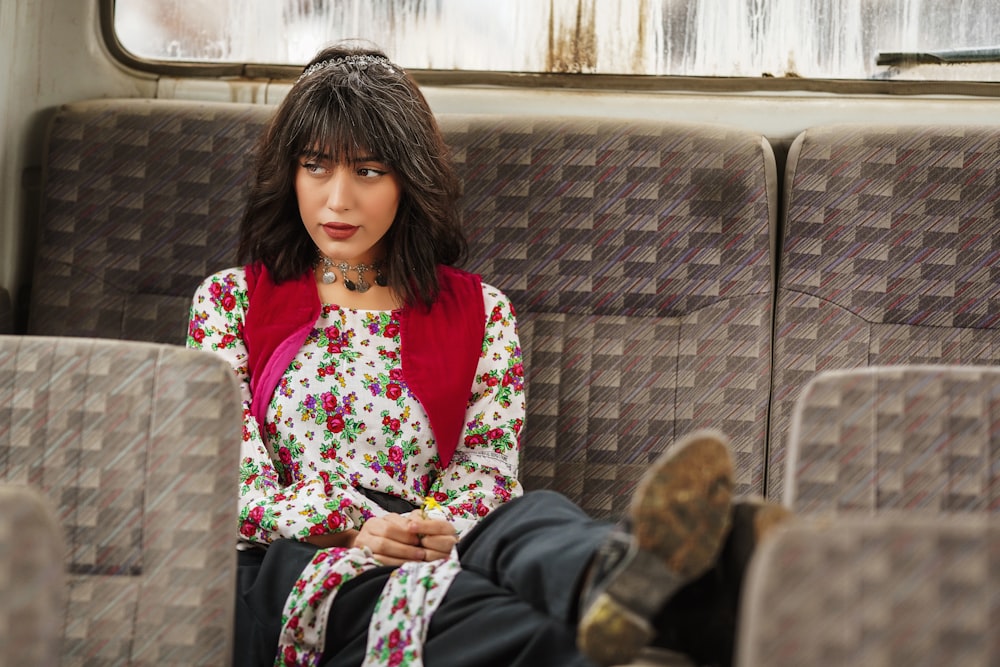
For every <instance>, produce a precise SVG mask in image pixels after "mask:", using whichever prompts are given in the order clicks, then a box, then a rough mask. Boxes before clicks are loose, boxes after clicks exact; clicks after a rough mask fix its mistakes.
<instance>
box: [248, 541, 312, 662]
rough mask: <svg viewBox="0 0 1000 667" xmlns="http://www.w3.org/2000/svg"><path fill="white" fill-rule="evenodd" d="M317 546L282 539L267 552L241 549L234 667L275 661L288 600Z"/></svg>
mask: <svg viewBox="0 0 1000 667" xmlns="http://www.w3.org/2000/svg"><path fill="white" fill-rule="evenodd" d="M316 549H317V548H316V547H314V546H312V545H311V544H306V543H304V542H295V541H292V540H278V541H276V542H274V543H273V544H272V545H271V546H270V547H269V548H268V550H267V551H263V550H259V549H255V550H252V551H241V552H239V561H238V565H237V569H236V627H235V632H234V636H233V667H257V666H260V667H271V665H273V664H274V658H275V655H276V654H277V650H278V637H279V636H280V635H281V611H282V610H283V609H284V607H285V600H286V599H287V598H288V594H289V593H290V592H291V590H292V586H294V585H295V582H296V581H298V578H299V575H300V574H301V573H302V569H303V568H304V567H305V566H306V565H308V563H309V561H310V560H312V558H313V556H314V555H315V554H316Z"/></svg>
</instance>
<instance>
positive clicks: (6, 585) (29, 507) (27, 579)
mask: <svg viewBox="0 0 1000 667" xmlns="http://www.w3.org/2000/svg"><path fill="white" fill-rule="evenodd" d="M63 562H64V560H63V540H62V531H61V529H60V528H59V524H58V523H57V522H56V519H55V514H54V512H53V510H52V508H51V506H50V504H49V503H48V501H47V499H46V498H45V497H43V496H42V494H41V492H40V491H39V490H38V489H34V488H32V487H29V486H21V485H16V484H4V483H0V647H3V648H2V650H0V666H2V667H25V666H28V665H31V666H35V665H38V666H39V667H41V666H42V665H56V664H59V637H60V633H61V631H62V619H63V613H64V605H65V603H66V601H65V597H64V589H65V581H64V574H63Z"/></svg>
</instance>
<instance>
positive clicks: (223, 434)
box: [0, 336, 242, 667]
mask: <svg viewBox="0 0 1000 667" xmlns="http://www.w3.org/2000/svg"><path fill="white" fill-rule="evenodd" d="M241 428H242V409H241V403H240V397H239V389H238V388H237V384H236V380H235V378H234V376H233V373H232V370H231V369H230V367H229V366H228V364H227V363H226V362H225V361H224V360H222V359H220V358H218V357H217V356H215V355H213V354H211V353H208V352H202V351H195V350H187V349H184V348H181V347H177V346H171V345H162V344H151V343H140V342H134V341H112V340H99V339H90V338H61V337H42V336H0V462H2V467H0V472H2V478H0V480H2V481H4V482H6V483H11V484H21V485H29V486H31V487H33V488H36V489H38V490H39V492H40V493H42V494H43V495H44V496H45V497H46V498H48V499H49V500H50V501H51V504H52V505H53V507H54V511H55V514H56V516H57V517H58V519H59V522H60V524H61V529H62V532H63V535H64V539H65V542H66V554H67V555H66V568H67V577H68V592H67V611H66V617H65V622H64V623H63V624H62V628H61V629H62V642H61V643H62V655H63V659H62V662H61V664H63V665H112V664H116V665H118V664H130V665H178V666H179V665H211V666H213V667H215V666H217V665H223V664H228V661H229V659H230V655H231V641H232V624H233V615H234V607H233V604H234V596H235V577H236V551H235V548H234V544H235V528H236V524H237V502H236V495H235V493H234V489H235V488H236V483H237V469H238V466H239V443H240V438H241Z"/></svg>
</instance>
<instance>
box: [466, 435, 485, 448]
mask: <svg viewBox="0 0 1000 667" xmlns="http://www.w3.org/2000/svg"><path fill="white" fill-rule="evenodd" d="M485 442H486V440H484V439H483V436H481V435H479V434H477V433H473V434H471V435H467V436H465V444H466V445H468V446H470V447H475V446H476V445H482V444H484V443H485Z"/></svg>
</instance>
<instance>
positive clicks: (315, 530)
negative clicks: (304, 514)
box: [309, 523, 326, 535]
mask: <svg viewBox="0 0 1000 667" xmlns="http://www.w3.org/2000/svg"><path fill="white" fill-rule="evenodd" d="M325 532H326V531H325V530H324V529H323V526H322V525H321V524H318V523H314V524H313V525H311V526H309V534H310V535H322V534H323V533H325Z"/></svg>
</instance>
